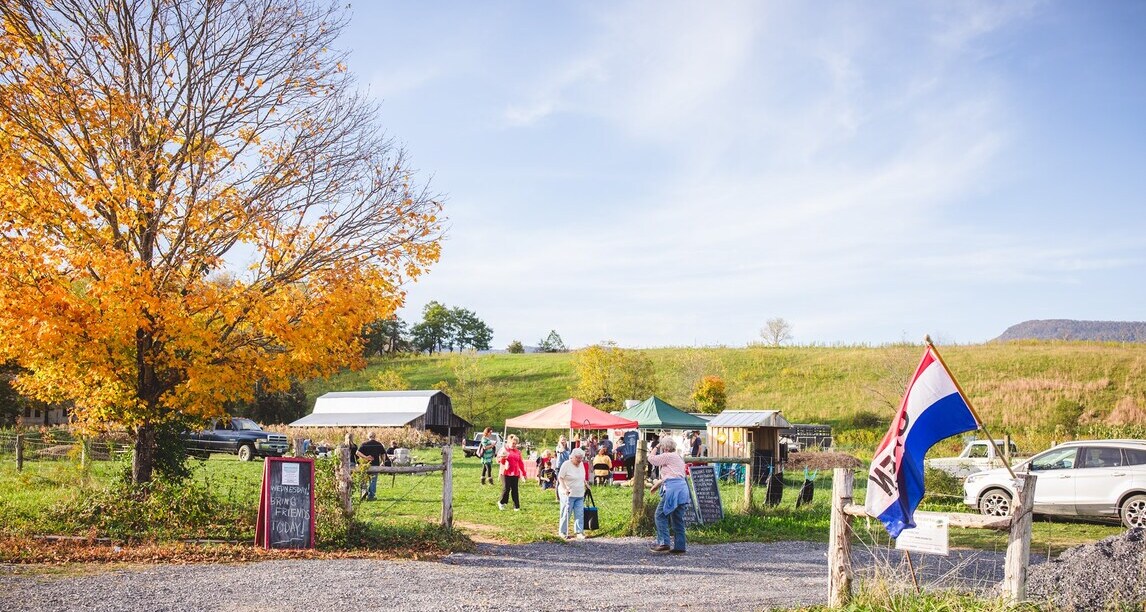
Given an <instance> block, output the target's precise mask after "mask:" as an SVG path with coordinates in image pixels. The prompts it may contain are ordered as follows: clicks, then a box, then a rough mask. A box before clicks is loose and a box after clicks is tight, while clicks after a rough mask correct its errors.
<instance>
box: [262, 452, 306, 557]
mask: <svg viewBox="0 0 1146 612" xmlns="http://www.w3.org/2000/svg"><path fill="white" fill-rule="evenodd" d="M255 544H256V545H258V546H262V547H263V548H314V460H312V459H290V458H279V457H267V459H266V463H265V464H264V465H263V489H262V494H261V495H260V496H259V516H258V519H257V520H256V521H255Z"/></svg>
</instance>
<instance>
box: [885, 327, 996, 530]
mask: <svg viewBox="0 0 1146 612" xmlns="http://www.w3.org/2000/svg"><path fill="white" fill-rule="evenodd" d="M978 427H979V423H978V422H977V421H976V419H975V416H974V413H972V412H971V407H970V406H969V405H967V401H966V399H965V398H964V397H963V394H962V393H960V392H959V387H958V386H957V385H956V384H955V379H954V378H953V377H952V376H951V373H950V372H949V371H947V367H946V366H944V365H943V362H942V361H941V360H940V359H939V356H938V355H936V354H935V348H934V347H932V346H931V345H930V344H928V346H927V352H925V353H924V354H923V360H922V361H921V362H920V363H919V367H918V368H916V370H915V376H913V377H912V378H911V382H910V383H909V384H908V385H907V391H906V392H905V393H904V394H903V403H902V404H900V406H899V411H898V412H897V413H896V415H895V418H894V419H893V420H892V422H891V429H889V430H888V431H887V435H885V436H884V437H883V441H882V442H880V443H879V447H878V448H876V451H875V456H874V457H873V458H872V461H871V472H870V473H869V474H868V483H867V498H866V499H867V501H866V503H865V506H866V508H867V513H868V514H869V515H870V516H874V517H876V518H878V519H879V520H880V521H881V522H882V523H883V525H884V527H886V528H887V532H888V533H889V534H891V537H893V538H897V537H899V532H901V531H903V530H904V529H910V528H912V527H915V521H913V520H912V515H913V514H914V513H915V508H916V507H917V506H919V501H920V500H921V499H923V457H924V455H926V454H927V449H929V448H931V447H932V446H933V445H934V444H935V443H936V442H938V441H940V440H942V439H943V438H946V437H948V436H953V435H955V434H958V433H963V432H965V431H970V430H972V429H977V428H978Z"/></svg>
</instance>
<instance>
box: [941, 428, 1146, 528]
mask: <svg viewBox="0 0 1146 612" xmlns="http://www.w3.org/2000/svg"><path fill="white" fill-rule="evenodd" d="M1014 470H1015V473H1016V474H1026V473H1027V472H1031V473H1033V474H1036V475H1037V476H1038V481H1037V482H1036V483H1035V503H1034V506H1035V507H1034V511H1035V513H1036V514H1054V515H1059V516H1079V517H1088V518H1119V519H1121V520H1122V524H1123V525H1125V526H1127V527H1146V440H1079V441H1076V442H1067V443H1065V444H1060V445H1058V446H1056V447H1054V448H1052V449H1050V450H1047V451H1043V452H1041V453H1039V454H1037V455H1035V456H1034V457H1031V458H1030V459H1027V460H1026V461H1024V462H1022V463H1020V464H1018V465H1016V466H1014ZM1014 497H1015V483H1014V481H1013V480H1011V475H1010V474H1009V473H1007V469H1006V468H998V469H993V470H986V471H983V472H978V473H976V474H971V475H970V476H968V477H967V480H965V481H964V482H963V503H965V504H967V505H968V506H972V507H974V508H978V509H979V511H980V512H982V513H983V514H988V515H992V516H1005V515H1007V514H1010V513H1011V500H1013V499H1014Z"/></svg>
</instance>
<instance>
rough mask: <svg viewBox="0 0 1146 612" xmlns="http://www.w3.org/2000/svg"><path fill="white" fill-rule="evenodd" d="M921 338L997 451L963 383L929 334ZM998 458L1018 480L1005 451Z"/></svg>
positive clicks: (996, 450) (1012, 476)
mask: <svg viewBox="0 0 1146 612" xmlns="http://www.w3.org/2000/svg"><path fill="white" fill-rule="evenodd" d="M923 340H924V342H926V343H927V348H929V349H931V352H932V353H934V354H935V358H936V359H938V360H939V365H941V366H943V369H944V370H946V371H947V375H948V376H950V377H951V382H953V383H955V389H956V390H957V391H959V395H960V396H961V397H962V398H963V401H964V402H965V403H966V404H967V408H968V409H969V410H970V411H971V416H973V417H975V422H976V423H978V424H979V429H982V430H983V434H984V435H986V436H987V441H988V442H990V443H991V447H992V448H993V449H995V452H996V453H997V452H999V445H998V444H996V443H995V439H994V438H992V437H991V432H989V431H987V426H986V425H984V424H983V419H981V418H979V413H978V412H975V407H974V406H972V405H971V398H969V397H967V393H966V392H965V391H963V385H960V384H959V379H957V378H955V375H954V374H952V373H951V368H949V367H947V362H946V361H943V356H942V355H940V354H939V349H937V348H935V345H934V344H932V343H931V336H930V335H927V336H924V337H923ZM999 458H1000V459H1002V460H1003V467H1005V468H1007V472H1009V473H1010V474H1011V478H1013V479H1015V480H1018V478H1019V477H1018V476H1015V471H1014V470H1012V469H1011V462H1010V461H1007V453H1005V452H1004V453H1001V454H999Z"/></svg>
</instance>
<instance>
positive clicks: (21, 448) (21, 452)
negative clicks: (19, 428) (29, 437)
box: [16, 434, 24, 472]
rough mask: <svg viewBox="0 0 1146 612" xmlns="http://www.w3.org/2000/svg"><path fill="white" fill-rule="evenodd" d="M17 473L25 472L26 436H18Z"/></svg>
mask: <svg viewBox="0 0 1146 612" xmlns="http://www.w3.org/2000/svg"><path fill="white" fill-rule="evenodd" d="M16 471H17V472H22V471H24V434H16Z"/></svg>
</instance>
